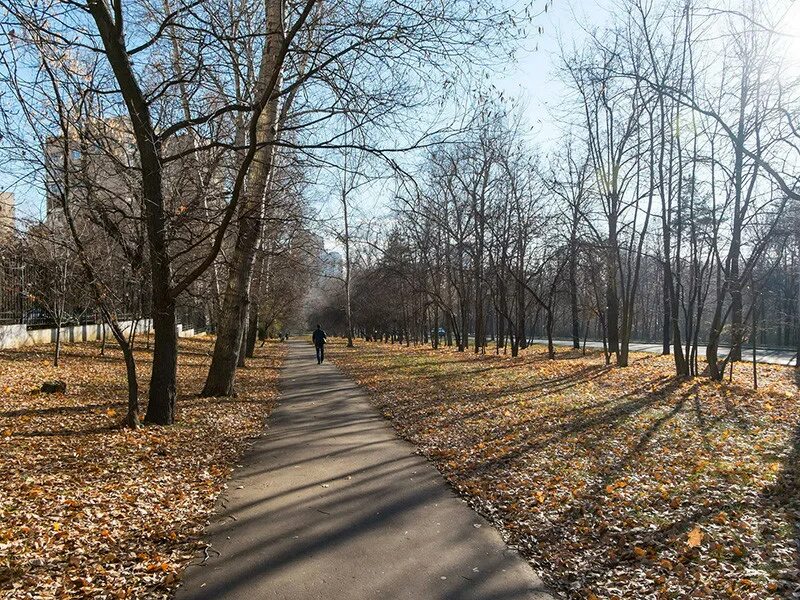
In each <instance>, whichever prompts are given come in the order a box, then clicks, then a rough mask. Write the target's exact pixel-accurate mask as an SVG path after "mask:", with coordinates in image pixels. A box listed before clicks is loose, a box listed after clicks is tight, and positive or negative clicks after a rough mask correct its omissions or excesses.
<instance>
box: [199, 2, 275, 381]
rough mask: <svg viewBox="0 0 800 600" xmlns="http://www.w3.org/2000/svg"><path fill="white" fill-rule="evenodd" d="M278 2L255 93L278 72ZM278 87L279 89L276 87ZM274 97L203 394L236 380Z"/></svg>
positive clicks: (261, 131)
mask: <svg viewBox="0 0 800 600" xmlns="http://www.w3.org/2000/svg"><path fill="white" fill-rule="evenodd" d="M281 8H282V1H281V0H267V34H268V40H267V43H266V45H265V47H264V51H263V55H262V60H261V67H260V72H259V78H258V81H259V85H258V87H259V89H260V90H261V92H262V93H263V91H264V90H265V89H266V88H267V85H268V83H269V81H270V79H271V78H272V77H273V75H274V73H275V71H276V70H277V69H278V68H279V66H280V65H279V50H280V46H281V44H282V43H283V39H284V34H283V22H282V16H283V12H282V10H281ZM276 87H277V86H276ZM277 119H278V99H277V97H275V96H274V95H273V97H272V98H270V100H269V102H268V104H267V105H266V108H265V110H264V111H263V112H262V113H261V114H260V115H259V118H258V121H257V125H256V139H257V140H258V142H259V144H263V146H262V147H261V148H259V149H258V150H257V151H256V154H255V157H254V159H253V163H252V165H251V166H250V171H249V173H248V179H249V183H248V187H247V191H246V193H245V197H244V202H243V203H242V205H241V211H240V213H239V214H240V225H239V231H238V233H237V237H236V245H235V247H234V251H233V258H232V266H231V270H230V275H229V277H228V282H227V284H226V286H225V292H224V293H223V299H222V313H221V314H220V319H219V327H218V333H217V341H216V343H215V344H214V355H213V357H212V359H211V366H210V368H209V370H208V377H207V378H206V384H205V386H204V387H203V391H202V393H201V395H203V396H230V395H232V394H233V385H234V380H235V377H236V365H237V363H238V362H239V352H240V348H241V346H242V337H243V335H244V333H245V332H244V328H245V326H246V319H247V309H248V306H249V303H250V298H249V295H250V281H251V279H252V273H253V267H254V263H255V257H256V252H257V250H258V244H259V241H260V236H261V229H262V224H263V215H264V209H265V204H266V202H267V195H268V188H269V182H270V176H271V172H272V162H273V157H274V151H275V145H274V141H275V139H276V136H277Z"/></svg>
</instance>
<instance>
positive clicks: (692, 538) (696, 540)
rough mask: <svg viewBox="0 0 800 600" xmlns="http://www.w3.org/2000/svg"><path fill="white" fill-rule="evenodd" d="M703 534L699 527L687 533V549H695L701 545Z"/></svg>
mask: <svg viewBox="0 0 800 600" xmlns="http://www.w3.org/2000/svg"><path fill="white" fill-rule="evenodd" d="M703 537H704V534H703V532H702V530H701V529H700V528H699V527H695V528H694V529H692V530H691V531H690V532H689V535H688V536H687V538H686V545H687V546H689V548H697V547H698V546H699V545H700V544H702V543H703Z"/></svg>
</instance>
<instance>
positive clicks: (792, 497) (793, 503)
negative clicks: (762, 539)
mask: <svg viewBox="0 0 800 600" xmlns="http://www.w3.org/2000/svg"><path fill="white" fill-rule="evenodd" d="M761 502H762V503H763V504H764V505H765V506H766V507H768V508H772V509H777V511H778V512H779V513H781V514H783V515H784V519H785V522H786V525H787V526H788V527H790V528H791V530H792V532H793V536H794V565H793V573H792V572H791V571H792V569H790V568H789V566H788V565H785V564H776V565H775V569H776V571H782V573H781V574H782V575H783V576H784V577H785V578H786V579H787V580H789V581H793V582H794V584H795V589H794V590H787V592H788V593H787V597H791V598H794V597H796V594H797V592H798V591H800V427H797V428H796V429H795V431H794V436H793V438H792V441H791V450H790V452H789V453H788V454H787V456H786V458H785V459H784V461H783V465H782V468H781V472H780V474H779V475H778V478H777V479H776V480H775V483H774V484H773V485H771V486H769V487H767V488H765V489H764V491H763V492H762V494H761ZM765 533H766V534H767V535H770V534H771V532H765ZM792 593H794V594H795V595H792Z"/></svg>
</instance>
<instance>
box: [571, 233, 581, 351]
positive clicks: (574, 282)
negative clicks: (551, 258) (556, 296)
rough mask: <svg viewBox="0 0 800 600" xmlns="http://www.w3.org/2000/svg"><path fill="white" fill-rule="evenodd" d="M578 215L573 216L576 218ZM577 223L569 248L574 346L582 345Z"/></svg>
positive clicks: (576, 347)
mask: <svg viewBox="0 0 800 600" xmlns="http://www.w3.org/2000/svg"><path fill="white" fill-rule="evenodd" d="M575 218H577V217H573V219H575ZM576 229H577V225H576V224H574V223H573V227H572V236H571V239H570V245H569V246H570V249H569V308H570V317H571V319H572V347H573V348H575V349H576V350H577V349H579V348H580V347H581V325H580V322H579V319H580V316H579V314H578V241H577V230H576Z"/></svg>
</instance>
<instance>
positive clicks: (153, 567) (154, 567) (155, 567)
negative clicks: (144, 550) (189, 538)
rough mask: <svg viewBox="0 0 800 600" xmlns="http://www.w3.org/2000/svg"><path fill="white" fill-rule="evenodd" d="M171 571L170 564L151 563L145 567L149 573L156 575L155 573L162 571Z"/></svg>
mask: <svg viewBox="0 0 800 600" xmlns="http://www.w3.org/2000/svg"><path fill="white" fill-rule="evenodd" d="M169 569H170V566H169V563H167V562H151V563H150V564H148V565H147V566H146V567H145V570H146V571H147V572H148V573H154V572H155V571H162V572H164V573H166V572H167V571H169Z"/></svg>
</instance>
